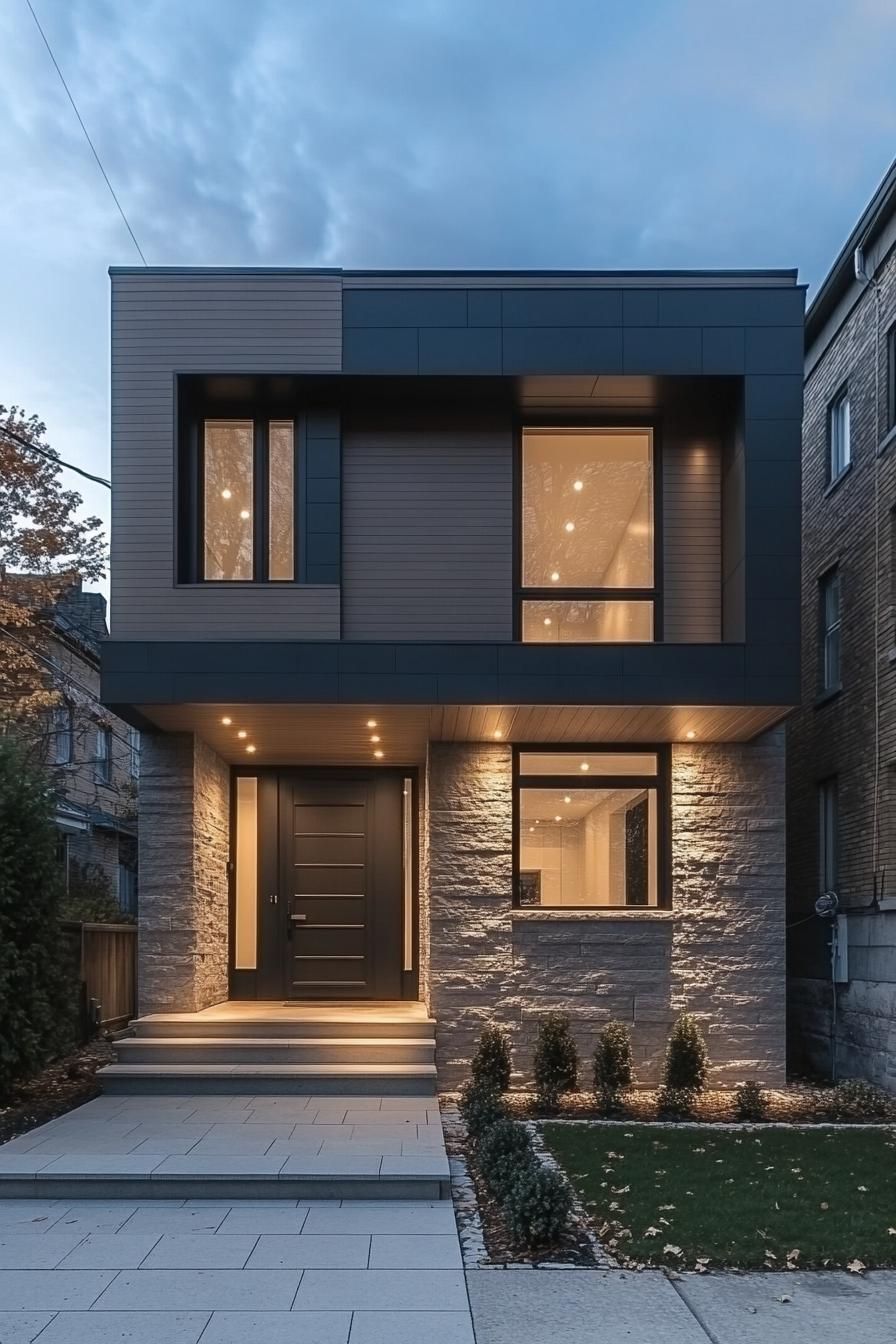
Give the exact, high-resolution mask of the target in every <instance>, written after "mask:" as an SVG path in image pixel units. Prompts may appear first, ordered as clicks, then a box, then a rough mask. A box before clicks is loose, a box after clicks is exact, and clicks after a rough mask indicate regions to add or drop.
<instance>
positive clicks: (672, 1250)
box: [663, 1242, 864, 1268]
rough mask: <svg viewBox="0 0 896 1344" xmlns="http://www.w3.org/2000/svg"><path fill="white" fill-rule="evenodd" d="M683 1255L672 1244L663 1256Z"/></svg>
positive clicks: (669, 1244) (679, 1249)
mask: <svg viewBox="0 0 896 1344" xmlns="http://www.w3.org/2000/svg"><path fill="white" fill-rule="evenodd" d="M682 1254H683V1252H682V1249H681V1247H680V1246H673V1245H672V1244H671V1242H670V1243H668V1244H667V1245H666V1246H664V1247H663V1255H682ZM863 1268H864V1266H863Z"/></svg>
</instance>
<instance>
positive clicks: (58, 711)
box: [51, 700, 75, 766]
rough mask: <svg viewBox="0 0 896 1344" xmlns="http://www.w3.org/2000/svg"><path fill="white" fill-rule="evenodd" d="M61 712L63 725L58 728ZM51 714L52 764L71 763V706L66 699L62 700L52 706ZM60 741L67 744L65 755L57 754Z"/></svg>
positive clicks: (73, 722)
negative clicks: (63, 716)
mask: <svg viewBox="0 0 896 1344" xmlns="http://www.w3.org/2000/svg"><path fill="white" fill-rule="evenodd" d="M63 714H64V715H65V727H64V728H60V727H59V719H60V718H61V716H62V715H63ZM52 715H53V718H52V725H53V726H52V730H51V731H52V734H53V765H57V766H63V765H72V764H73V763H74V759H75V717H74V714H73V713H72V707H71V705H70V704H69V702H68V701H67V700H64V701H63V702H62V704H59V705H54V706H53V709H52ZM60 741H64V742H65V743H66V744H67V745H66V754H65V756H60V754H59V744H60Z"/></svg>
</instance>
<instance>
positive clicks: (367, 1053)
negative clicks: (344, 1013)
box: [115, 1035, 436, 1064]
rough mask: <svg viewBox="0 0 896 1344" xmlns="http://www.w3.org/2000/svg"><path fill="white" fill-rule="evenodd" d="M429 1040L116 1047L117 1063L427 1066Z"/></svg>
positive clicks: (244, 1040)
mask: <svg viewBox="0 0 896 1344" xmlns="http://www.w3.org/2000/svg"><path fill="white" fill-rule="evenodd" d="M435 1048H436V1047H435V1040H434V1039H433V1038H432V1037H431V1036H430V1037H428V1038H427V1037H421V1038H413V1037H401V1036H398V1037H388V1036H368V1037H360V1038H353V1037H343V1036H334V1037H328V1036H310V1037H304V1036H274V1037H263V1036H251V1037H242V1036H236V1037H229V1036H220V1037H207V1036H205V1035H201V1036H162V1037H150V1036H144V1035H140V1036H135V1037H133V1038H132V1039H130V1040H128V1039H124V1040H121V1041H119V1042H118V1043H117V1045H116V1047H115V1053H116V1055H117V1058H118V1060H119V1061H120V1062H121V1063H122V1064H431V1063H432V1061H433V1055H434V1054H435Z"/></svg>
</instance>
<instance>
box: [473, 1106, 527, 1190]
mask: <svg viewBox="0 0 896 1344" xmlns="http://www.w3.org/2000/svg"><path fill="white" fill-rule="evenodd" d="M533 1160H534V1154H533V1151H532V1139H531V1137H530V1135H529V1131H528V1130H527V1129H526V1126H525V1125H521V1124H520V1123H519V1121H518V1120H496V1121H495V1123H494V1124H493V1125H490V1126H489V1128H488V1129H486V1131H485V1133H484V1134H483V1135H482V1138H481V1139H480V1140H479V1168H480V1170H481V1172H482V1175H483V1176H484V1177H485V1180H486V1182H487V1183H488V1185H489V1186H490V1187H492V1188H493V1189H494V1190H495V1191H502V1190H504V1189H505V1188H506V1186H507V1184H508V1183H509V1182H512V1181H513V1179H514V1178H515V1176H516V1174H517V1173H518V1171H519V1170H520V1168H521V1167H522V1166H524V1165H525V1164H526V1163H527V1162H532V1161H533Z"/></svg>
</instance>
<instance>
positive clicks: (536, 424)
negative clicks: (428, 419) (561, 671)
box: [513, 415, 663, 745]
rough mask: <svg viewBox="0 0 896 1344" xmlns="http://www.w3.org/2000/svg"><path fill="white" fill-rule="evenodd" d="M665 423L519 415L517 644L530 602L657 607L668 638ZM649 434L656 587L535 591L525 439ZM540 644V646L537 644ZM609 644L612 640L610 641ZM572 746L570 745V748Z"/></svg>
mask: <svg viewBox="0 0 896 1344" xmlns="http://www.w3.org/2000/svg"><path fill="white" fill-rule="evenodd" d="M661 428H662V426H661V421H660V420H659V419H658V418H657V417H655V416H651V415H647V416H645V415H636V416H632V415H614V416H595V415H588V416H585V417H574V416H573V417H570V416H562V417H558V416H557V415H551V416H541V415H523V416H517V418H516V420H515V423H514V453H513V639H514V641H515V642H516V643H522V639H523V603H524V602H546V601H550V602H652V603H653V638H652V641H651V642H652V643H654V644H658V643H661V642H662V638H663V596H662V594H663V495H662V481H663V471H662V463H663V457H662V434H661ZM530 429H532V430H546V429H547V430H550V429H554V430H557V431H564V430H579V431H584V432H587V431H588V430H594V431H596V432H600V431H608V430H609V431H611V430H614V429H617V430H637V429H640V430H643V431H644V432H645V433H649V434H650V438H651V465H652V470H653V585H652V586H651V587H648V588H533V587H528V586H527V585H526V584H524V582H523V436H524V434H525V431H526V430H530ZM531 642H532V643H534V642H535V641H531ZM606 642H607V643H608V644H609V643H610V641H606ZM596 645H597V641H592V640H583V641H574V640H568V641H564V642H563V644H562V645H559V646H558V645H555V644H553V643H551V644H550V647H551V648H556V647H567V648H582V647H585V646H587V647H588V648H592V647H595V646H596ZM567 745H568V744H567Z"/></svg>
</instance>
